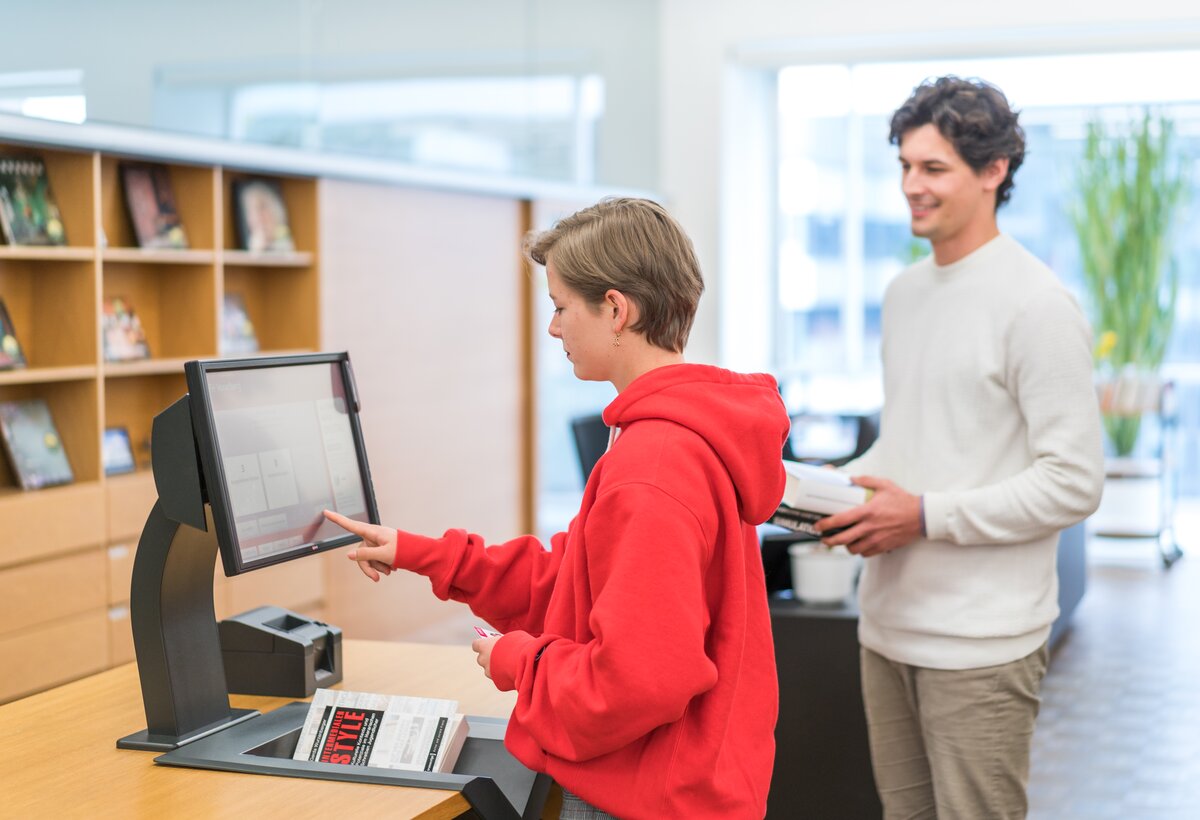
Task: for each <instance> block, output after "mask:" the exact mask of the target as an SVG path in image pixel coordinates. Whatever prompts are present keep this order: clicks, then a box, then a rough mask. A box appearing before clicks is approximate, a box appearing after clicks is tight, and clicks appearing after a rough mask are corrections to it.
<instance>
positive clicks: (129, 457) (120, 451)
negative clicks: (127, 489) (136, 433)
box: [100, 427, 137, 475]
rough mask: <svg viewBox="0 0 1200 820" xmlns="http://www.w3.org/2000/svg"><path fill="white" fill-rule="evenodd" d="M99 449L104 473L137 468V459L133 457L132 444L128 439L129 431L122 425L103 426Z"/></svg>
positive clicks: (117, 473)
mask: <svg viewBox="0 0 1200 820" xmlns="http://www.w3.org/2000/svg"><path fill="white" fill-rule="evenodd" d="M100 449H101V454H102V456H103V458H102V459H101V460H102V461H103V462H104V474H105V475H121V474H123V473H132V472H133V471H134V470H136V469H137V461H136V460H135V459H134V457H133V444H132V442H130V440H129V431H128V430H127V429H125V428H124V427H105V428H104V441H103V443H102V447H101V448H100Z"/></svg>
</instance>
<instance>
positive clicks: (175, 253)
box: [0, 141, 325, 701]
mask: <svg viewBox="0 0 1200 820" xmlns="http://www.w3.org/2000/svg"><path fill="white" fill-rule="evenodd" d="M18 153H19V154H36V155H38V156H40V157H41V158H42V159H43V161H44V162H45V164H46V170H47V174H48V176H49V179H50V185H51V189H52V191H53V195H54V198H55V201H56V203H57V205H58V208H59V211H60V212H61V214H62V219H63V222H64V225H65V229H66V236H67V240H68V242H69V244H68V245H67V246H65V247H12V246H8V245H0V298H3V299H4V302H5V304H6V305H7V307H8V311H9V314H10V315H11V318H12V321H13V325H14V327H15V329H16V332H17V337H18V339H19V341H20V343H21V346H22V349H23V350H24V353H25V357H26V359H27V362H28V366H27V367H26V368H23V369H19V370H11V371H2V372H0V401H9V400H18V399H29V398H40V399H43V400H45V401H46V403H47V404H48V405H49V407H50V410H51V414H52V415H53V417H54V421H55V425H56V426H57V428H58V431H59V435H60V437H61V439H62V441H63V446H64V448H65V449H66V452H67V455H68V458H69V459H70V461H71V466H72V470H73V472H74V474H75V481H74V483H73V484H70V485H66V486H62V487H53V488H48V489H44V490H38V491H32V492H23V491H21V490H20V489H19V486H18V483H17V481H16V480H15V478H14V476H13V475H12V471H11V469H10V467H9V466H8V464H7V461H6V460H4V459H2V458H0V599H2V600H0V614H3V615H4V617H3V618H0V649H3V650H5V651H7V652H8V654H9V656H13V655H16V654H23V655H29V653H32V656H31V657H33V658H34V659H35V660H36V659H38V658H40V659H41V660H40V661H38V662H37V663H34V664H33V665H30V664H27V663H24V662H22V663H21V664H17V665H11V664H10V665H6V666H5V667H3V668H0V701H4V700H9V699H12V698H15V697H20V696H23V695H26V694H29V693H31V692H33V691H37V690H39V689H43V688H46V687H49V686H54V685H57V684H59V683H62V682H64V681H66V680H70V679H72V678H76V677H80V676H83V675H87V674H91V673H92V672H95V671H97V670H98V669H101V668H104V667H105V666H108V665H112V664H117V663H124V662H127V661H129V660H131V659H132V640H131V633H130V626H129V600H128V599H129V578H130V573H131V571H132V566H133V558H134V555H135V554H136V549H137V540H138V537H139V534H140V532H141V528H142V525H143V524H144V522H145V520H146V516H147V514H148V513H149V511H150V507H151V506H152V505H153V503H154V501H155V498H156V493H155V489H154V481H153V477H152V475H151V473H150V469H149V437H150V428H151V422H152V420H153V418H154V416H155V415H156V414H157V413H158V412H160V411H161V410H162V409H164V408H165V407H166V406H168V405H169V404H171V403H172V402H173V401H175V400H176V399H178V398H179V397H180V396H182V395H183V394H184V393H185V392H186V386H185V382H184V378H183V364H184V362H186V361H188V360H189V359H196V358H217V357H220V356H222V350H221V343H220V340H221V326H220V325H221V316H222V303H223V299H224V295H225V294H226V293H237V294H239V295H240V296H242V298H243V301H244V302H245V305H246V308H247V311H248V312H249V314H250V318H251V320H252V322H253V324H254V326H255V328H256V332H257V335H258V339H259V345H260V353H261V354H271V353H283V352H288V353H294V352H307V351H315V350H318V349H319V348H320V344H321V332H320V323H319V318H320V309H319V304H320V302H319V299H320V263H319V254H318V237H317V217H318V214H317V205H318V196H317V194H318V183H317V180H316V179H313V178H304V177H288V176H282V175H271V174H258V173H254V172H253V171H248V170H244V169H238V170H236V171H232V170H229V169H226V168H224V167H222V166H220V165H203V164H194V163H182V162H181V163H172V162H162V161H156V162H157V163H158V164H160V165H163V166H165V167H166V169H167V171H168V175H169V177H170V180H171V187H172V189H173V193H174V199H175V206H176V208H177V210H178V212H179V214H180V217H181V219H182V222H183V226H184V230H185V232H186V234H187V238H188V244H189V247H188V248H187V249H178V250H176V249H143V248H140V247H137V241H136V239H135V236H134V233H133V230H132V227H131V225H130V220H129V216H128V213H127V209H126V207H125V201H124V191H123V190H122V185H121V179H120V176H121V175H120V166H121V163H122V162H124V161H127V160H128V159H129V158H126V157H123V156H110V155H108V154H106V153H103V152H97V151H89V150H84V149H79V150H72V149H62V148H57V147H50V146H47V147H45V148H38V147H29V146H27V145H24V144H21V145H18V144H7V143H4V142H2V141H0V155H4V154H18ZM133 159H135V160H136V159H137V158H133ZM247 176H265V177H268V178H271V179H273V180H274V181H275V182H276V183H277V184H278V185H279V187H280V190H281V191H282V193H283V197H284V201H285V205H286V207H287V210H288V216H289V224H290V227H291V230H292V235H293V238H294V242H295V245H296V250H295V251H293V252H288V253H249V252H246V251H242V250H239V249H238V248H237V235H236V231H235V230H234V213H233V207H232V206H233V203H232V183H233V180H235V179H238V178H241V177H247ZM114 297H120V298H122V299H124V300H126V301H127V303H128V304H129V305H131V306H132V308H133V310H134V311H136V313H137V315H138V317H139V319H140V320H141V323H142V326H143V328H144V330H145V333H146V338H147V343H148V346H149V348H150V353H151V358H149V359H144V360H138V361H131V362H109V361H105V357H104V348H103V337H102V323H101V312H102V307H103V304H104V300H105V299H111V298H114ZM113 426H120V427H124V428H126V429H127V430H128V431H129V434H130V439H131V441H132V443H133V447H134V457H135V460H136V461H137V465H138V470H137V471H136V472H135V473H133V474H129V475H121V476H111V477H109V476H105V475H104V468H103V463H102V451H101V442H102V436H103V431H104V429H105V428H106V427H113ZM324 590H325V579H324V564H323V562H321V561H298V562H292V563H290V564H285V565H282V566H281V567H278V568H269V569H266V570H263V571H261V572H258V573H254V577H252V578H250V577H248V578H243V579H233V582H230V581H229V580H227V579H225V578H224V577H222V576H220V573H219V571H218V577H217V579H216V587H215V592H214V594H215V600H216V604H217V608H218V611H219V613H220V614H222V615H228V614H232V613H233V612H238V611H242V610H244V609H247V608H250V607H253V606H258V605H260V604H264V603H274V604H278V605H281V606H285V607H290V608H293V609H298V610H300V611H307V612H320V611H321V610H322V607H323V606H324V595H325V591H324ZM33 602H40V603H38V605H33ZM31 670H34V671H31Z"/></svg>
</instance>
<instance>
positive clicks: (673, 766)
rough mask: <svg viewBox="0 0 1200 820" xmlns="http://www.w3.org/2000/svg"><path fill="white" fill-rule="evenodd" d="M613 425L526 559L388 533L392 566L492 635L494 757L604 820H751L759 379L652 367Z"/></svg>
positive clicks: (524, 545) (769, 665)
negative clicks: (563, 526)
mask: <svg viewBox="0 0 1200 820" xmlns="http://www.w3.org/2000/svg"><path fill="white" fill-rule="evenodd" d="M604 420H605V422H606V423H607V424H608V425H609V426H610V427H612V426H616V427H619V428H620V431H621V432H620V435H619V436H618V438H617V440H616V442H615V443H614V444H613V446H612V448H611V449H610V450H609V452H608V453H606V454H605V455H604V456H603V457H602V458H601V459H600V461H599V462H598V463H597V464H596V467H595V469H594V470H593V471H592V475H591V477H590V478H589V480H588V483H587V487H586V488H585V489H584V493H583V504H582V506H581V507H580V509H579V514H578V515H577V516H576V517H575V519H574V520H573V521H572V522H571V525H570V527H569V529H568V530H567V532H565V533H558V534H557V535H555V536H554V537H553V538H552V539H551V549H550V550H548V551H547V550H545V549H544V548H543V547H542V545H541V543H540V542H538V541H537V539H535V538H533V537H532V536H525V537H522V538H517V539H514V540H512V541H508V542H505V543H503V544H497V545H494V546H490V547H485V546H484V544H483V543H482V541H481V540H480V539H479V537H478V536H475V535H468V534H467V533H466V532H464V531H462V530H450V531H448V532H447V533H446V534H445V535H444V536H443V537H441V538H439V539H431V538H425V537H423V536H418V535H412V534H409V533H404V532H401V533H400V534H399V540H398V543H397V546H396V561H395V565H396V566H397V567H401V568H405V569H411V570H414V571H416V572H420V573H421V574H423V575H426V576H428V577H429V579H430V581H431V582H432V584H433V591H434V593H435V594H436V595H437V596H438V597H439V598H442V599H447V598H452V599H455V600H459V601H465V602H466V603H468V604H469V605H470V606H471V609H472V610H473V611H474V612H475V613H476V614H477V615H479V616H480V617H482V618H484V619H485V620H487V621H488V622H489V623H491V624H492V625H493V626H495V627H496V628H498V629H500V630H501V631H503V632H504V633H505V635H504V637H503V638H501V639H500V640H499V641H498V642H497V643H496V645H495V648H494V650H493V652H492V659H491V671H492V678H493V680H494V681H495V683H496V686H497V687H499V688H500V689H501V690H509V689H516V690H517V693H518V697H517V705H516V708H515V709H514V710H513V714H512V717H511V719H510V720H509V724H508V733H507V736H506V738H505V745H506V746H507V747H508V749H509V750H510V751H511V752H512V753H513V754H514V755H515V756H516V757H517V758H518V759H519V760H520V761H521V762H522V763H524V764H525V765H526V766H528V767H529V768H531V769H534V770H536V771H541V772H547V773H549V774H550V775H551V776H552V777H553V778H554V779H555V780H556V781H558V782H559V783H560V784H561V785H562V786H563V787H564V788H565V789H567V790H569V791H571V792H573V793H575V794H577V795H578V796H580V797H581V798H583V799H584V800H586V801H587V802H588V803H591V804H592V805H594V806H596V807H597V808H600V809H602V810H604V811H607V812H609V813H611V814H614V815H616V816H618V817H621V818H639V817H645V818H664V817H687V818H704V817H711V818H721V820H728V818H743V817H757V818H761V817H762V816H763V815H764V814H765V813H766V805H767V789H768V787H769V786H770V782H771V770H772V767H773V765H774V758H775V739H774V730H775V719H776V715H777V712H778V703H779V691H778V680H777V678H776V674H775V655H774V651H773V649H772V642H771V624H770V617H769V614H768V611H767V597H766V593H765V588H766V585H765V583H764V580H763V571H762V560H761V557H760V553H759V546H758V537H757V534H756V531H755V525H756V524H760V523H762V522H763V521H765V520H766V519H767V517H768V516H769V515H770V514H771V513H772V512H774V510H775V508H776V506H777V505H778V504H779V501H780V498H781V497H782V495H783V486H784V473H783V465H782V460H781V458H780V451H781V448H782V445H783V440H784V438H785V437H786V435H787V430H788V418H787V414H786V412H785V411H784V407H783V403H782V401H781V400H780V398H779V393H778V391H777V389H776V386H775V381H774V379H772V378H771V377H770V376H766V375H762V374H755V375H743V374H739V373H732V372H730V371H728V370H721V369H719V368H716V367H708V366H704V365H689V364H680V365H671V366H667V367H661V368H657V369H655V370H652V371H650V372H649V373H647V374H645V375H643V376H641V377H640V378H638V379H636V380H635V381H634V382H633V383H632V384H631V385H629V387H628V388H626V390H625V391H624V392H623V393H621V394H620V395H619V396H617V398H616V399H614V400H613V402H612V403H611V404H610V405H609V406H608V407H607V408H606V409H605V411H604Z"/></svg>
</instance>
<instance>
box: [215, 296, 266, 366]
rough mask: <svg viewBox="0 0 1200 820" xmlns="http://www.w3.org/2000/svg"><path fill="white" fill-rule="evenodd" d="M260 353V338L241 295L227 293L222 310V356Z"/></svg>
mask: <svg viewBox="0 0 1200 820" xmlns="http://www.w3.org/2000/svg"><path fill="white" fill-rule="evenodd" d="M257 352H258V336H257V335H255V333H254V323H253V322H251V321H250V313H249V311H247V310H246V300H245V299H243V298H242V295H241V294H240V293H226V294H225V302H224V305H223V306H222V310H221V355H222V356H233V355H240V354H243V353H257Z"/></svg>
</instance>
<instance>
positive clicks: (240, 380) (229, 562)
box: [185, 353, 379, 575]
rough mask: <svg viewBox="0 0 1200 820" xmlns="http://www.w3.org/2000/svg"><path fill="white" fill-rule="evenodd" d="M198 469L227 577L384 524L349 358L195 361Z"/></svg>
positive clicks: (190, 377)
mask: <svg viewBox="0 0 1200 820" xmlns="http://www.w3.org/2000/svg"><path fill="white" fill-rule="evenodd" d="M185 372H186V374H187V381H188V393H189V396H191V407H192V424H193V427H194V430H195V436H196V444H197V449H198V451H199V455H200V464H201V470H202V473H203V476H204V484H205V487H206V489H207V497H208V501H209V503H210V504H211V506H212V515H213V523H214V525H215V527H216V531H217V543H218V544H219V546H220V551H221V557H222V561H223V563H224V566H225V573H226V574H227V575H235V574H237V573H240V572H245V571H247V570H251V569H257V568H259V567H262V566H266V565H269V564H275V563H278V562H280V561H286V560H289V559H291V558H297V557H300V556H302V555H308V554H311V553H314V552H319V551H321V550H326V549H332V548H334V547H339V546H344V545H346V544H350V543H353V542H355V541H356V540H357V539H356V538H355V537H354V536H352V535H350V534H349V533H347V532H346V531H345V530H343V529H342V528H341V527H338V526H337V525H335V524H332V523H330V522H329V521H327V520H326V519H325V518H324V516H323V515H322V510H325V509H330V510H335V511H337V512H340V513H341V514H343V515H345V516H347V517H349V518H352V519H355V520H358V521H368V522H372V523H378V521H379V514H378V511H377V509H376V506H375V496H374V491H373V489H372V486H371V480H370V471H369V469H368V467H367V456H366V449H365V447H364V444H363V438H362V431H361V429H360V426H359V420H358V402H357V397H356V393H355V388H354V381H353V375H352V373H351V370H350V366H349V357H348V356H347V355H346V354H344V353H339V354H313V355H307V356H287V357H273V358H261V359H241V360H211V361H194V362H188V363H187V365H186V366H185Z"/></svg>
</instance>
